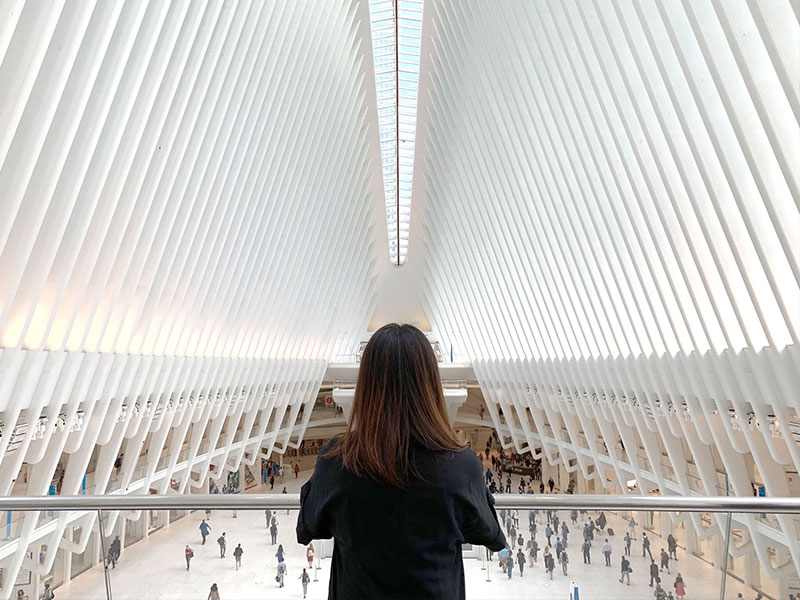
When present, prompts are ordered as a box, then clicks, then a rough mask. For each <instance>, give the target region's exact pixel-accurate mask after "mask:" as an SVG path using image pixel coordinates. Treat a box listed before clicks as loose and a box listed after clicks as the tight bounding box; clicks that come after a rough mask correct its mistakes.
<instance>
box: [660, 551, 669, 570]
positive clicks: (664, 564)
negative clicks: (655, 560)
mask: <svg viewBox="0 0 800 600" xmlns="http://www.w3.org/2000/svg"><path fill="white" fill-rule="evenodd" d="M664 569H666V570H667V573H669V572H670V571H669V554H667V551H666V550H664V549H663V548H662V549H661V571H662V572H663V571H664Z"/></svg>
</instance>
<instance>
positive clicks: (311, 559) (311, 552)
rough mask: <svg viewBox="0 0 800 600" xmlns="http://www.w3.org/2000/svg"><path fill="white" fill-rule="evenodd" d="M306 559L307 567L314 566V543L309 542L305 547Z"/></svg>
mask: <svg viewBox="0 0 800 600" xmlns="http://www.w3.org/2000/svg"><path fill="white" fill-rule="evenodd" d="M306 560H307V561H308V568H309V569H311V567H313V566H314V544H309V545H308V548H306Z"/></svg>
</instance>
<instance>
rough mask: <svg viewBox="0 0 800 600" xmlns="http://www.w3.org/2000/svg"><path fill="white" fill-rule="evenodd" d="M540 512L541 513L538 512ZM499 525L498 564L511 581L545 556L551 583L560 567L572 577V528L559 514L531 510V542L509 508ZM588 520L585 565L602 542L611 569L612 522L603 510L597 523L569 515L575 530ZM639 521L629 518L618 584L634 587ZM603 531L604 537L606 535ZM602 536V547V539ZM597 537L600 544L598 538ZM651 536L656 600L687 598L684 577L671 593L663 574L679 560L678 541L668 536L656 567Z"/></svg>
mask: <svg viewBox="0 0 800 600" xmlns="http://www.w3.org/2000/svg"><path fill="white" fill-rule="evenodd" d="M540 513H541V514H540ZM541 515H544V521H543V523H541V524H544V529H543V530H542V531H541V532H540V530H539V525H540V516H541ZM499 516H500V521H501V523H502V525H503V526H504V527H505V531H506V539H508V540H509V542H508V544H507V545H506V547H505V548H504V549H503V550H501V551H500V552H499V553H498V560H499V565H500V568H501V570H502V571H503V572H504V573H506V574H507V576H508V579H511V578H512V575H513V571H514V568H515V567H516V568H518V569H519V576H520V577H522V576H523V574H524V571H525V567H526V565H528V564H529V563H530V564H531V565H534V564H537V563H538V561H539V556H540V553H541V557H542V564H543V567H544V570H545V573H547V575H548V576H549V578H550V579H553V573H554V571H555V570H556V565H557V564H558V565H559V566H560V567H561V573H562V574H563V575H565V576H567V575H568V574H569V563H570V558H569V554H568V547H569V536H570V533H571V531H572V530H571V529H570V527H569V525H568V524H567V520H566V519H564V520H561V519H560V518H559V515H558V511H553V510H547V511H538V510H530V511H528V538H527V540H526V538H525V537H524V536H523V534H522V531H520V522H519V511H517V510H506V509H503V510H501V511H500V515H499ZM583 518H585V519H586V521H585V522H584V524H583V526H582V527H581V528H580V531H581V533H582V542H581V545H580V550H581V555H582V558H583V563H584V564H589V565H590V564H592V551H593V549H594V548H595V547H596V545H595V544H596V543H597V544H599V547H600V553H601V554H602V555H603V559H604V565H605V566H606V567H612V560H611V557H612V555H613V553H614V550H613V547H612V545H611V542H610V541H609V538H610V536H613V535H614V532H613V530H612V529H611V528H609V527H608V520H607V518H606V516H605V514H604V513H603V512H601V513H600V514H599V515H598V516H597V519H592V518H591V517H589V516H588V515H587V513H586V511H577V510H573V511H571V512H570V520H571V522H572V528H573V529H574V528H576V527H577V526H578V522H579V520H581V519H583ZM635 528H636V523H635V522H634V521H633V519H631V520H630V521H629V531H627V532H626V534H625V537H624V540H623V541H624V544H625V545H624V549H623V555H622V557H621V560H620V577H619V582H620V583H627V584H628V585H630V584H631V573H633V567H632V566H631V559H630V556H631V542H632V540H633V539H635V533H636V531H635ZM604 532H605V535H602V534H603V533H604ZM540 533H541V534H543V537H544V538H546V541H545V539H541V537H540V539H541V544H540V543H539V541H537V535H538V534H540ZM601 535H602V543H601V544H600V543H599V539H600V537H598V536H601ZM596 537H598V540H597V542H596V541H595V538H596ZM650 543H651V542H650V538H649V537H648V536H647V534H646V533H642V557H643V558H647V557H649V559H650V564H649V566H648V571H647V574H648V575H649V577H650V587H655V589H654V593H653V596H654V598H656V600H675V599H676V598H677V599H678V600H681V599H683V598H684V597H685V595H686V581H685V580H684V577H683V576H682V575H681V573H677V574H676V577H675V580H674V582H673V588H674V595H673V591H667V590H665V589H664V588H663V587H662V579H661V578H662V575H663V573H664V571H666V572H667V574H671V570H670V562H671V561H677V560H678V556H677V549H678V543H677V540H676V539H675V537H674V536H673V535H672V534H670V535H669V536H668V538H667V547H666V548H661V552H660V554H659V562H658V563H656V561H655V558H654V557H653V556H652V553H651V550H650ZM493 554H494V553H492V552H489V560H492V559H493Z"/></svg>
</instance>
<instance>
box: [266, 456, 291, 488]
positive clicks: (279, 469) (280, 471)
mask: <svg viewBox="0 0 800 600" xmlns="http://www.w3.org/2000/svg"><path fill="white" fill-rule="evenodd" d="M286 469H288V470H289V473H294V478H295V479H297V478H298V477H299V476H300V463H295V462H290V463H289V465H288V466H285V465H281V464H278V463H277V462H276V461H274V460H269V461H267V464H266V465H265V467H264V474H265V476H266V477H265V479H266V482H267V483H269V489H271V490H272V489H275V482H276V481H278V480H280V483H283V477H284V474H285V473H286ZM283 493H284V494H285V493H286V488H283Z"/></svg>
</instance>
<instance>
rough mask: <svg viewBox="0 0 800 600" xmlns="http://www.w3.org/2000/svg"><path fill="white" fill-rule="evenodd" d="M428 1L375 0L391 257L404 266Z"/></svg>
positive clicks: (377, 77)
mask: <svg viewBox="0 0 800 600" xmlns="http://www.w3.org/2000/svg"><path fill="white" fill-rule="evenodd" d="M422 4H423V0H370V21H371V24H372V48H373V57H374V61H375V89H376V92H377V100H378V129H379V132H380V142H381V166H382V168H383V190H384V196H385V201H386V225H387V233H388V238H389V258H390V260H391V261H392V263H393V264H395V265H398V266H399V265H403V264H405V262H406V257H407V254H408V230H409V220H410V216H411V182H412V170H413V167H414V146H415V141H416V128H417V96H418V93H419V53H420V42H421V37H420V34H421V28H422ZM396 18H397V21H396V22H395V19H396ZM398 38H399V39H398Z"/></svg>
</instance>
